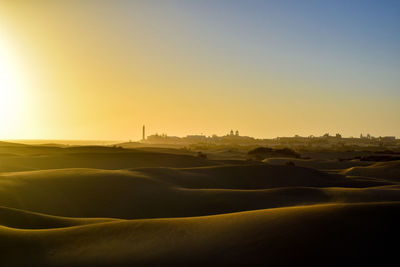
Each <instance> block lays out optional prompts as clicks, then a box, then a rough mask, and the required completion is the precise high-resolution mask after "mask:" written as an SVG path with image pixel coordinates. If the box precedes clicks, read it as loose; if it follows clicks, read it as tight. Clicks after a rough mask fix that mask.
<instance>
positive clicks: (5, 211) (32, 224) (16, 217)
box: [0, 207, 114, 229]
mask: <svg viewBox="0 0 400 267" xmlns="http://www.w3.org/2000/svg"><path fill="white" fill-rule="evenodd" d="M110 221H114V220H113V219H106V218H104V219H99V218H67V217H59V216H51V215H47V214H40V213H36V212H29V211H25V210H18V209H13V208H7V207H0V225H2V226H7V227H12V228H19V229H50V228H61V227H71V226H77V225H85V224H93V223H102V222H110Z"/></svg>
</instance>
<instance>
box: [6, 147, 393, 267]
mask: <svg viewBox="0 0 400 267" xmlns="http://www.w3.org/2000/svg"><path fill="white" fill-rule="evenodd" d="M204 153H206V154H207V152H204ZM238 158H240V157H237V155H235V156H234V158H229V157H227V155H226V153H224V155H223V156H221V157H218V153H213V155H212V157H210V158H207V157H199V156H197V154H196V153H194V152H193V151H192V152H190V151H185V150H179V149H171V148H160V149H157V148H155V147H151V148H137V149H136V148H132V149H124V148H121V147H100V146H86V147H84V146H77V147H65V146H57V145H52V146H48V145H46V146H41V145H21V144H15V143H6V142H2V143H1V144H0V263H1V264H2V266H133V265H151V266H154V265H186V266H188V265H202V266H204V265H218V266H221V265H252V264H263V265H274V266H276V265H278V266H294V265H295V266H309V265H319V266H321V265H348V264H352V265H366V264H368V265H370V264H376V265H381V264H383V265H384V264H385V263H390V262H393V261H394V260H395V259H396V253H397V252H396V248H397V246H396V245H393V244H396V243H397V240H398V239H399V238H400V231H399V228H398V225H399V223H400V215H399V214H400V213H399V211H400V172H399V168H400V161H388V162H367V161H357V160H355V159H349V160H346V161H343V160H335V159H323V158H321V157H318V158H309V157H307V158H306V159H301V158H299V159H288V158H268V159H265V160H261V161H252V160H251V161H247V160H238ZM288 161H291V162H292V163H291V164H287V162H288Z"/></svg>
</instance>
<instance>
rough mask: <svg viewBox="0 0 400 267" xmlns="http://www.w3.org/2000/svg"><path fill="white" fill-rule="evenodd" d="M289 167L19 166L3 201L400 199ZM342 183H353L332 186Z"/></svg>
mask: <svg viewBox="0 0 400 267" xmlns="http://www.w3.org/2000/svg"><path fill="white" fill-rule="evenodd" d="M239 167H240V168H239ZM287 170H288V168H286V167H283V166H268V165H248V166H224V167H207V168H185V169H171V168H150V169H148V168H147V169H136V170H119V171H115V170H97V169H61V170H43V171H30V172H14V173H6V174H2V175H0V205H2V206H6V207H12V208H17V209H22V210H29V211H34V212H40V213H45V214H51V215H58V216H67V217H109V218H125V219H137V218H161V217H185V216H199V215H210V214H220V213H226V212H235V211H243V210H251V209H263V208H274V207H282V206H290V205H301V204H315V203H329V202H336V201H341V202H371V201H395V200H400V190H397V189H393V188H392V189H387V188H382V189H380V188H379V187H376V188H364V187H366V186H367V185H370V186H373V185H374V186H377V185H388V184H390V183H382V182H371V181H357V180H354V179H348V178H345V177H343V176H340V175H328V174H322V173H321V172H318V171H314V170H310V169H305V168H300V167H291V168H290V170H289V171H287ZM339 185H340V186H346V187H348V188H326V187H337V186H339ZM356 185H358V186H360V187H363V188H355V187H356ZM350 188H354V189H353V190H350ZM49 200H51V201H49Z"/></svg>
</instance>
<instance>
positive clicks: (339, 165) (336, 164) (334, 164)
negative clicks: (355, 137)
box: [263, 158, 372, 170]
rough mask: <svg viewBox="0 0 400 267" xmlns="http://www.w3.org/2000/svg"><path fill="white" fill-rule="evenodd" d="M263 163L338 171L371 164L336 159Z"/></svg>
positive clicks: (291, 159) (273, 159) (277, 159)
mask: <svg viewBox="0 0 400 267" xmlns="http://www.w3.org/2000/svg"><path fill="white" fill-rule="evenodd" d="M263 162H265V163H268V164H272V165H285V164H286V163H287V162H293V163H294V164H295V165H296V166H301V167H306V168H313V169H317V170H339V169H347V168H351V167H355V166H368V165H371V164H372V163H371V162H367V161H359V160H345V161H339V160H338V159H294V158H269V159H265V160H263Z"/></svg>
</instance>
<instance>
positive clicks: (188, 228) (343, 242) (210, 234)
mask: <svg viewBox="0 0 400 267" xmlns="http://www.w3.org/2000/svg"><path fill="white" fill-rule="evenodd" d="M399 208H400V204H399V203H391V202H384V203H368V204H327V205H314V206H298V207H287V208H277V209H267V210H256V211H246V212H239V213H231V214H222V215H213V216H204V217H189V218H175V219H171V218H166V219H144V220H128V221H114V222H103V223H97V224H90V225H82V226H75V227H69V228H60V229H49V230H20V229H12V228H4V227H0V239H1V240H4V241H6V242H2V243H1V244H0V249H1V251H2V252H3V255H4V257H2V262H3V263H5V264H8V263H13V264H24V263H27V262H28V263H30V264H33V265H41V266H70V265H74V266H91V265H92V266H107V265H110V264H112V265H113V266H125V265H136V264H139V265H143V264H144V265H166V264H174V265H176V264H178V265H179V264H191V265H204V264H207V265H221V264H229V265H240V264H256V263H260V262H264V263H268V264H272V265H277V264H278V265H280V266H287V265H293V264H296V265H310V264H314V265H317V264H322V263H323V264H324V265H335V264H343V263H346V264H367V263H370V264H371V263H378V262H379V261H381V260H382V257H385V260H391V259H394V258H395V257H396V254H395V253H394V252H395V250H396V248H395V247H394V246H390V245H389V244H390V242H392V241H393V242H395V241H396V240H398V238H399V237H400V230H398V229H399V228H398V227H397V225H398V223H400V215H399V212H398V211H399ZM372 230H373V231H372ZM100 233H101V234H100ZM371 241H373V242H371ZM321 242H323V244H324V245H323V246H321V245H320V244H321ZM32 244H37V245H36V246H33V245H32ZM15 247H18V248H20V249H19V250H15V249H14V248H15ZM288 251H290V253H291V257H285V254H286V252H288Z"/></svg>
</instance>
